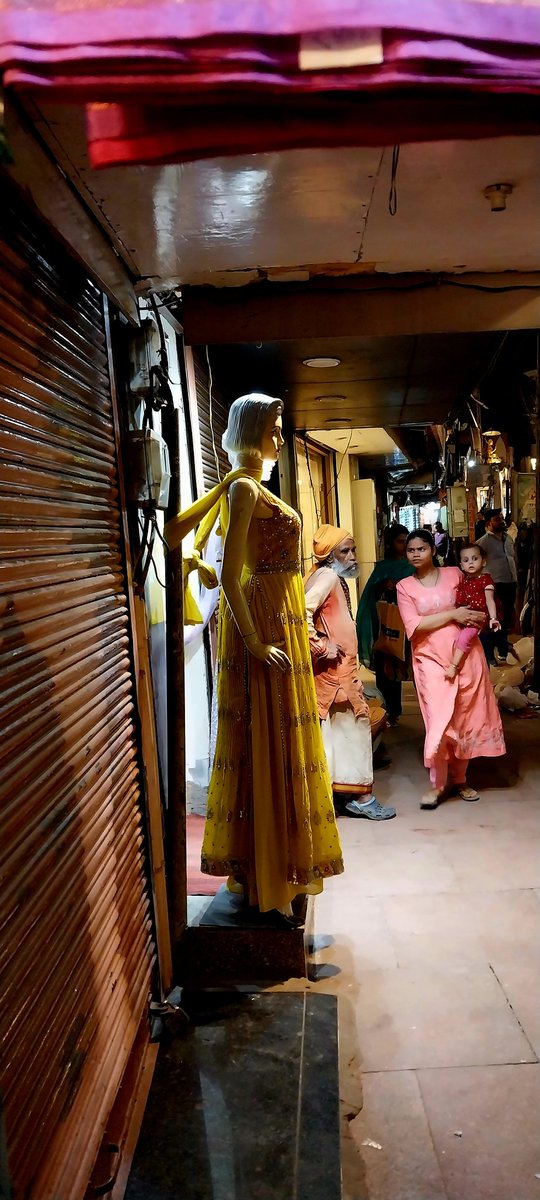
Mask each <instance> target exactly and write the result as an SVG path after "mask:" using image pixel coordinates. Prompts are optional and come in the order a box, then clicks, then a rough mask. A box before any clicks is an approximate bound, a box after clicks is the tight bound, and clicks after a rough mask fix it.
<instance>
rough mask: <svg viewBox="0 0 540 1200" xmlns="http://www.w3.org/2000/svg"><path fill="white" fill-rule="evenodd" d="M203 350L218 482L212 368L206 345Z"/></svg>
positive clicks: (218, 469)
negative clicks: (206, 366) (204, 351)
mask: <svg viewBox="0 0 540 1200" xmlns="http://www.w3.org/2000/svg"><path fill="white" fill-rule="evenodd" d="M205 350H206V362H207V364H208V416H209V421H210V434H211V437H212V448H213V451H214V461H215V464H216V472H217V477H218V482H219V481H221V471H220V467H219V455H218V452H217V447H216V437H215V433H214V399H213V395H212V389H213V386H214V378H213V375H212V366H211V363H210V351H209V349H208V345H206V346H205Z"/></svg>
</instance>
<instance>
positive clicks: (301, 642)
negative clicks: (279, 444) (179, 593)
mask: <svg viewBox="0 0 540 1200" xmlns="http://www.w3.org/2000/svg"><path fill="white" fill-rule="evenodd" d="M259 487H260V491H261V494H262V496H263V499H264V500H265V503H266V504H267V505H268V506H269V507H270V509H271V516H269V517H262V518H258V517H254V518H253V519H252V521H251V525H250V528H249V533H248V539H247V546H246V556H245V565H244V568H243V572H242V587H243V589H244V593H245V596H246V599H247V602H248V605H249V608H250V610H251V615H252V617H253V622H254V625H255V629H256V631H257V633H258V634H259V637H260V638H261V639H262V641H264V642H279V643H281V644H282V648H283V649H284V650H285V652H286V653H287V654H288V656H289V658H290V660H291V662H292V671H291V672H289V673H287V674H284V673H282V672H281V671H279V670H277V669H273V668H271V667H268V666H267V665H266V664H265V663H261V662H259V661H258V660H257V659H256V658H254V657H253V655H250V654H249V653H248V651H247V650H246V647H245V645H244V642H243V641H242V638H241V637H240V634H239V632H238V629H237V627H236V624H235V621H234V619H233V617H232V613H231V611H230V609H229V606H228V604H227V601H226V599H225V596H224V595H223V594H222V596H221V600H220V617H219V638H218V662H217V693H218V730H217V739H216V752H215V758H214V765H213V771H212V777H211V780H210V787H209V793H208V810H207V817H206V826H205V833H204V840H203V848H202V870H203V871H204V872H206V874H208V875H230V874H232V875H235V876H236V877H237V878H240V879H242V881H243V882H244V886H245V889H246V893H247V895H248V898H249V903H250V904H254V905H255V904H257V905H258V906H259V908H260V909H261V911H263V912H266V911H268V910H269V909H272V908H280V909H281V908H284V907H285V906H286V905H287V904H289V903H290V901H291V900H292V899H293V898H294V897H295V896H296V895H298V893H299V892H309V893H311V894H313V893H317V892H320V891H322V886H323V880H324V879H325V878H326V877H328V876H331V875H338V874H340V873H341V872H342V871H343V861H342V856H341V847H340V843H339V837H338V833H337V827H336V822H335V816H334V806H333V801H332V785H331V781H330V776H329V774H328V768H327V765H326V759H325V753H324V748H323V744H322V737H321V731H320V725H319V714H318V711H317V699H316V696H315V685H314V682H313V674H312V667H311V654H310V647H309V641H308V633H307V622H306V604H305V594H304V585H303V582H302V576H301V574H300V518H299V516H298V514H297V513H296V512H294V510H293V509H292V508H289V507H288V505H286V504H284V503H283V501H281V500H277V499H276V497H275V496H273V495H272V494H271V493H270V492H269V491H267V489H266V488H264V487H262V485H259Z"/></svg>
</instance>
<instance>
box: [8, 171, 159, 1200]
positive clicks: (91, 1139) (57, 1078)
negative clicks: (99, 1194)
mask: <svg viewBox="0 0 540 1200" xmlns="http://www.w3.org/2000/svg"><path fill="white" fill-rule="evenodd" d="M3 201H4V206H3V215H2V220H1V225H0V439H1V440H0V577H1V582H0V593H1V598H0V628H1V635H2V641H1V643H0V673H1V681H2V682H1V692H0V712H1V721H2V726H1V727H2V738H1V740H0V804H1V811H2V837H1V844H0V867H1V896H0V930H1V933H0V952H1V960H0V1040H1V1049H2V1060H3V1068H2V1083H1V1089H2V1093H3V1099H4V1104H5V1115H6V1125H7V1136H8V1155H9V1167H10V1173H11V1175H12V1179H13V1184H14V1189H15V1197H16V1200H22V1198H23V1197H24V1198H25V1200H27V1198H30V1197H31V1198H32V1200H78V1198H79V1197H80V1196H82V1195H84V1191H85V1187H86V1183H87V1180H88V1176H89V1174H90V1170H91V1167H92V1164H93V1160H94V1157H95V1154H96V1152H97V1149H98V1146H99V1143H100V1140H101V1137H102V1133H103V1128H104V1124H105V1122H106V1119H107V1116H108V1113H109V1111H110V1108H111V1105H112V1102H113V1100H114V1097H115V1094H116V1091H117V1088H118V1085H119V1082H120V1079H121V1076H122V1073H123V1070H124V1068H125V1065H126V1062H127V1059H128V1056H129V1053H130V1049H131V1046H132V1042H133V1039H134V1036H135V1033H136V1030H137V1027H138V1026H139V1024H140V1021H141V1017H142V1015H143V1013H144V1011H145V1007H146V1004H147V1000H148V993H149V988H150V977H151V971H152V964H153V959H154V949H153V941H152V932H151V921H150V909H149V896H148V889H147V882H146V877H145V849H144V839H143V831H142V819H141V785H140V768H139V757H138V746H137V738H136V732H135V723H134V721H135V717H134V679H133V668H132V660H131V650H130V629H129V616H128V601H127V598H126V592H125V580H124V573H123V544H122V533H121V518H120V509H119V498H118V475H117V464H116V456H115V437H114V421H113V407H112V398H111V390H110V383H109V376H108V369H107V346H106V333H105V322H104V312H103V303H102V297H101V295H100V293H99V291H98V290H97V289H96V288H95V287H94V285H93V284H92V283H91V282H90V281H89V280H88V279H87V278H86V277H85V276H84V274H83V272H82V270H81V269H80V268H79V267H78V266H77V264H75V263H74V262H73V261H72V260H71V258H70V257H69V256H68V255H67V254H66V253H64V251H63V250H62V249H61V248H60V247H59V246H57V245H56V243H55V242H54V241H53V240H52V239H49V236H48V234H47V233H46V232H45V231H44V230H42V229H41V227H40V225H39V223H38V222H37V220H36V219H34V217H33V216H27V215H25V214H24V213H22V212H21V206H20V203H19V202H16V201H14V200H10V198H9V195H8V196H6V195H4V196H3Z"/></svg>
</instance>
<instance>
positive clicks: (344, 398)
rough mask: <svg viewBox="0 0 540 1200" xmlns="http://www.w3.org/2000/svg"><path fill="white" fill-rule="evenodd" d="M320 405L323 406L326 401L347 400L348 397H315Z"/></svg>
mask: <svg viewBox="0 0 540 1200" xmlns="http://www.w3.org/2000/svg"><path fill="white" fill-rule="evenodd" d="M315 399H316V401H317V403H318V404H322V403H323V402H324V401H325V400H346V399H347V397H346V396H315Z"/></svg>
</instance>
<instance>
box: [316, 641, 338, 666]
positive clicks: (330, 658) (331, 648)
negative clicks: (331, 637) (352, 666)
mask: <svg viewBox="0 0 540 1200" xmlns="http://www.w3.org/2000/svg"><path fill="white" fill-rule="evenodd" d="M342 655H343V649H342V647H341V646H338V643H337V642H328V643H327V645H326V650H325V652H324V654H321V655H320V658H321V659H322V660H323V662H335V661H336V659H337V661H338V662H339V660H340V658H341V657H342Z"/></svg>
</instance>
